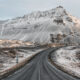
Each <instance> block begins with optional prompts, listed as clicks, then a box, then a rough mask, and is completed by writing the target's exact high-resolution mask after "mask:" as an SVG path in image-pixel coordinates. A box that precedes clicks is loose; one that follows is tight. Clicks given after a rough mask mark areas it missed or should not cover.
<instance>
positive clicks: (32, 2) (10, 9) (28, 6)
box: [0, 0, 80, 20]
mask: <svg viewBox="0 0 80 80" xmlns="http://www.w3.org/2000/svg"><path fill="white" fill-rule="evenodd" d="M59 5H62V6H63V7H64V8H65V9H66V10H67V11H68V12H69V13H70V14H72V15H73V16H76V17H79V18H80V0H0V20H1V19H10V18H15V17H18V16H23V15H24V14H28V13H30V12H33V11H39V10H40V11H44V10H48V9H52V8H55V7H57V6H59Z"/></svg>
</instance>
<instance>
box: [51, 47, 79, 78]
mask: <svg viewBox="0 0 80 80" xmlns="http://www.w3.org/2000/svg"><path fill="white" fill-rule="evenodd" d="M52 60H53V61H54V63H55V64H57V65H58V66H59V67H61V68H62V69H63V70H65V71H66V72H68V73H70V74H72V75H74V76H77V77H79V78H80V48H77V47H75V46H73V47H65V48H60V49H59V50H57V51H56V52H55V53H53V54H52Z"/></svg>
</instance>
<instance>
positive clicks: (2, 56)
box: [0, 49, 42, 72]
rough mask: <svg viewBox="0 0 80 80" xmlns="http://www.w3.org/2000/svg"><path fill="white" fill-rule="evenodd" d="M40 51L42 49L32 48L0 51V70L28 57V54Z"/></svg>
mask: <svg viewBox="0 0 80 80" xmlns="http://www.w3.org/2000/svg"><path fill="white" fill-rule="evenodd" d="M39 51H42V49H33V50H31V49H30V50H25V49H20V50H11V51H10V50H5V51H0V72H3V71H5V70H7V69H9V68H11V67H13V66H15V65H16V64H17V61H18V63H19V62H21V61H23V60H25V59H27V58H29V57H30V56H32V55H34V54H36V53H38V52H39ZM17 57H18V59H17Z"/></svg>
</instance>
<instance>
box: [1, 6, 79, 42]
mask: <svg viewBox="0 0 80 80" xmlns="http://www.w3.org/2000/svg"><path fill="white" fill-rule="evenodd" d="M0 32H1V33H0V39H11V40H12V39H16V40H23V41H30V42H34V43H51V35H53V36H54V37H55V38H56V40H57V37H56V36H57V35H58V34H60V35H63V34H64V35H66V36H65V37H62V38H61V39H60V41H59V42H61V43H63V42H64V41H65V42H69V41H68V39H69V40H71V41H72V39H73V37H74V42H75V43H76V42H77V43H79V40H80V38H79V37H80V20H79V19H77V18H75V17H73V16H71V15H70V14H69V13H67V12H66V10H65V9H64V8H63V7H62V6H59V7H57V8H55V9H51V10H48V11H43V12H41V11H38V12H33V13H31V14H28V15H24V16H23V17H17V18H15V19H12V20H7V21H6V22H4V23H2V24H0ZM76 39H77V40H76ZM55 42H56V41H55Z"/></svg>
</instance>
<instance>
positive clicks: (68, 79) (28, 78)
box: [2, 48, 80, 80]
mask: <svg viewBox="0 0 80 80" xmlns="http://www.w3.org/2000/svg"><path fill="white" fill-rule="evenodd" d="M54 50H56V49H55V48H50V49H47V50H44V51H41V52H40V53H39V54H38V55H37V56H36V57H35V58H33V59H32V60H31V61H30V62H29V63H28V64H26V66H24V67H23V68H22V69H20V70H18V71H16V72H15V73H13V74H12V75H10V76H9V77H7V78H5V79H2V80H80V79H76V78H73V77H72V76H70V75H68V74H66V73H64V72H62V71H61V70H59V69H57V68H56V67H55V66H53V65H52V64H51V63H50V62H49V61H48V54H49V53H50V52H52V51H54Z"/></svg>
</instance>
